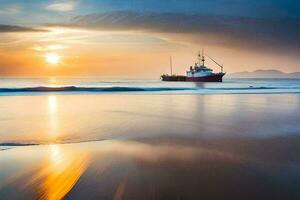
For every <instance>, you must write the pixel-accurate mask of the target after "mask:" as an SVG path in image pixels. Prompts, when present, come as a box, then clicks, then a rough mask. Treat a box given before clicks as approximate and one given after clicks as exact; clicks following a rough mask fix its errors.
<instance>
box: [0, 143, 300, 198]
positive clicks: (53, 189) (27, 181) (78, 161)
mask: <svg viewBox="0 0 300 200" xmlns="http://www.w3.org/2000/svg"><path fill="white" fill-rule="evenodd" d="M159 141H160V142H157V141H151V142H146V141H128V140H127V141H117V140H108V141H99V142H87V143H78V144H61V145H40V146H32V147H29V146H26V147H17V148H13V149H9V150H4V151H2V152H1V153H0V162H1V166H0V177H1V179H0V180H1V182H0V183H1V184H0V196H1V199H3V200H5V199H61V198H64V199H203V198H204V199H299V197H300V191H299V189H298V186H299V184H300V173H299V161H300V158H299V156H298V155H299V153H300V147H299V144H300V140H299V138H293V139H291V140H287V139H285V140H279V139H278V140H277V139H268V140H263V141H255V140H252V141H247V140H245V141H226V142H223V141H219V142H206V143H205V144H199V143H197V142H194V141H187V140H185V141H184V142H182V139H180V140H173V141H169V140H164V139H159Z"/></svg>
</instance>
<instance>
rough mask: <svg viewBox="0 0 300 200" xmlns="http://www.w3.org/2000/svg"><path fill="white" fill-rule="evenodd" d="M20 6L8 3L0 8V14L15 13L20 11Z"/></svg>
mask: <svg viewBox="0 0 300 200" xmlns="http://www.w3.org/2000/svg"><path fill="white" fill-rule="evenodd" d="M21 10H22V9H21V7H20V6H19V5H9V6H6V7H5V6H3V7H2V8H0V14H17V13H20V12H21Z"/></svg>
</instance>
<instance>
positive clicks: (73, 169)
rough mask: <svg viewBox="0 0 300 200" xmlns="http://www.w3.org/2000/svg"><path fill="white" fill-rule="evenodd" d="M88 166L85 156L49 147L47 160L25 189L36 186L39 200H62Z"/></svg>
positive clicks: (57, 146)
mask: <svg viewBox="0 0 300 200" xmlns="http://www.w3.org/2000/svg"><path fill="white" fill-rule="evenodd" d="M88 165H89V159H88V156H87V154H84V153H79V152H74V151H73V150H71V151H68V150H66V149H64V148H61V147H60V146H59V145H50V146H49V159H47V160H46V161H45V162H44V163H43V165H42V166H41V167H40V169H39V170H38V172H37V173H36V174H35V175H34V176H32V177H31V179H30V180H29V181H28V183H27V184H26V186H25V187H31V186H33V185H38V188H37V191H38V192H37V196H38V199H41V200H58V199H62V198H63V197H64V196H65V195H66V194H68V192H69V191H70V190H71V189H72V188H73V186H74V185H75V184H76V183H77V181H78V180H79V178H80V177H81V175H82V174H83V172H84V171H85V170H86V168H87V166H88Z"/></svg>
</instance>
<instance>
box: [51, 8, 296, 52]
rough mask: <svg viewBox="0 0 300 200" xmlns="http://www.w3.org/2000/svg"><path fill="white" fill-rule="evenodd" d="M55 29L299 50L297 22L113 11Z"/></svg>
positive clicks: (81, 18) (78, 19)
mask: <svg viewBox="0 0 300 200" xmlns="http://www.w3.org/2000/svg"><path fill="white" fill-rule="evenodd" d="M52 25H56V26H65V27H75V28H85V29H96V30H116V31H118V30H120V31H121V30H135V31H136V30H138V31H147V32H158V33H171V34H174V33H175V34H177V35H179V34H186V35H187V34H189V35H190V37H189V38H187V39H188V40H197V39H199V38H201V37H202V38H203V36H207V38H212V39H211V40H212V41H213V40H215V41H216V42H219V43H222V44H238V45H243V46H245V48H247V47H252V48H256V47H257V48H271V49H272V48H274V47H276V48H283V49H284V48H289V49H294V50H295V49H296V50H300V38H299V35H300V20H299V19H286V18H282V19H281V18H272V19H271V18H258V17H256V18H254V17H238V16H226V15H204V14H183V13H166V12H134V11H112V12H105V13H99V14H89V15H82V16H77V17H74V18H72V19H71V20H70V21H68V22H65V23H58V24H52Z"/></svg>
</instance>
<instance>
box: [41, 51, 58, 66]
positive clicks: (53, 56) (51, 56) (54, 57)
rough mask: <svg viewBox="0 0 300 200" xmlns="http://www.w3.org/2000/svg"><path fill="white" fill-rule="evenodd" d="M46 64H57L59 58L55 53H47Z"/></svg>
mask: <svg viewBox="0 0 300 200" xmlns="http://www.w3.org/2000/svg"><path fill="white" fill-rule="evenodd" d="M45 57H46V62H47V63H49V64H54V65H55V64H58V63H59V61H60V60H61V57H60V56H59V55H58V54H56V53H49V54H47V55H46V56H45Z"/></svg>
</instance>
